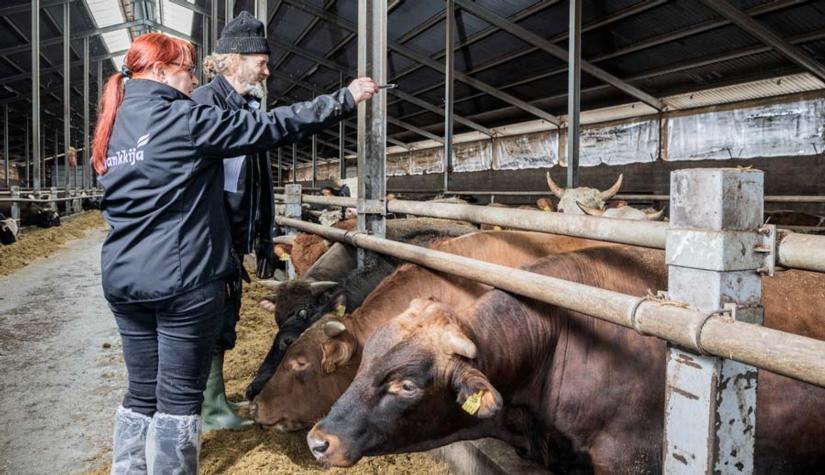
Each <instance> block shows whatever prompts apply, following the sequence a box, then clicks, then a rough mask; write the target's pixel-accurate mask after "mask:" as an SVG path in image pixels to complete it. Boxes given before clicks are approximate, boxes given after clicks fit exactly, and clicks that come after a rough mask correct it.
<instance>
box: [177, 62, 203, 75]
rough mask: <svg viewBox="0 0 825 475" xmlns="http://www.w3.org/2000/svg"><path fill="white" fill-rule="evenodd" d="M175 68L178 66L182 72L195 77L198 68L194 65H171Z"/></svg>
mask: <svg viewBox="0 0 825 475" xmlns="http://www.w3.org/2000/svg"><path fill="white" fill-rule="evenodd" d="M172 64H174V65H175V66H180V69H181V70H182V71H186V72H187V73H189V74H190V75H191V76H196V75H197V73H198V67H197V66H196V65H194V64H183V63H172Z"/></svg>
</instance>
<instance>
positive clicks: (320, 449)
mask: <svg viewBox="0 0 825 475" xmlns="http://www.w3.org/2000/svg"><path fill="white" fill-rule="evenodd" d="M307 445H309V449H310V450H312V453H313V454H314V455H315V456H316V457H318V456H321V455H324V453H325V452H326V451H327V449H328V448H329V441H328V440H326V439H319V438H317V437H315V436H313V435H311V434H307Z"/></svg>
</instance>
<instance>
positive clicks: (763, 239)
mask: <svg viewBox="0 0 825 475" xmlns="http://www.w3.org/2000/svg"><path fill="white" fill-rule="evenodd" d="M758 233H759V238H760V239H759V241H760V242H759V243H758V244H757V245H756V247H754V248H753V250H754V252H757V253H760V254H763V255H764V263H763V264H762V266H761V267H760V268H759V269H757V270H756V271H757V272H759V273H760V274H762V275H767V276H771V277H773V275H774V273H775V272H776V242H777V234H776V226H775V225H773V224H765V225H763V226H762V227H761V228H759V231H758Z"/></svg>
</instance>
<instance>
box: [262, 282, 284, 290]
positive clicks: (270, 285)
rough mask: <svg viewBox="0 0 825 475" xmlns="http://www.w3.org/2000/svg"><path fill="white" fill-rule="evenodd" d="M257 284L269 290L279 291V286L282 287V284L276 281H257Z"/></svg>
mask: <svg viewBox="0 0 825 475" xmlns="http://www.w3.org/2000/svg"><path fill="white" fill-rule="evenodd" d="M258 283H259V284H261V285H263V286H264V287H266V288H267V289H270V290H281V286H282V285H284V283H283V282H280V281H277V280H259V281H258Z"/></svg>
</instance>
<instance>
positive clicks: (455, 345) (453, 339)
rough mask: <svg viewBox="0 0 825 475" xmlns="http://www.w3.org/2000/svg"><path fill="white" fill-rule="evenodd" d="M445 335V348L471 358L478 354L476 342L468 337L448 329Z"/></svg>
mask: <svg viewBox="0 0 825 475" xmlns="http://www.w3.org/2000/svg"><path fill="white" fill-rule="evenodd" d="M446 337H447V342H446V343H447V349H448V350H450V351H451V352H452V353H453V354H456V355H459V356H463V357H465V358H469V359H471V360H472V359H475V357H476V355H477V354H478V348H476V344H475V343H473V342H472V341H471V340H470V339H469V338H467V337H466V336H464V335H463V334H460V333H456V332H455V331H448V332H447V333H446Z"/></svg>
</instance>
